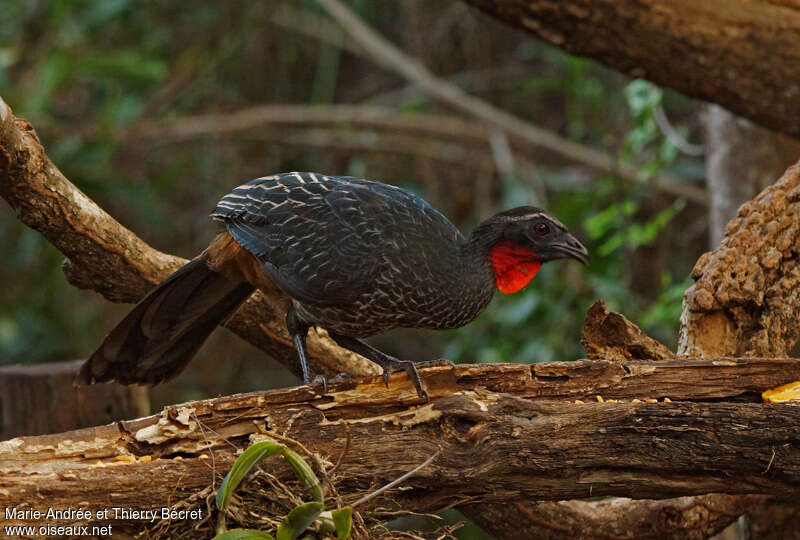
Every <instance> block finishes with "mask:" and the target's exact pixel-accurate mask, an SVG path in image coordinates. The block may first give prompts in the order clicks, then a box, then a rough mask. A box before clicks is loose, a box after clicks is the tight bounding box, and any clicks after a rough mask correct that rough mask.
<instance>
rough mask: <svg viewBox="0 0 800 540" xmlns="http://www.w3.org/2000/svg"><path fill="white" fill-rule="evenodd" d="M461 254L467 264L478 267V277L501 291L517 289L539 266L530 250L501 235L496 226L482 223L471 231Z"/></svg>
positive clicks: (532, 276)
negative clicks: (479, 275)
mask: <svg viewBox="0 0 800 540" xmlns="http://www.w3.org/2000/svg"><path fill="white" fill-rule="evenodd" d="M463 253H464V257H465V258H466V259H468V261H469V265H471V266H473V267H478V268H481V270H482V271H481V272H480V274H481V279H483V280H488V281H490V283H491V286H492V288H497V290H499V291H500V292H501V293H504V294H511V293H515V292H517V291H519V290H521V289H522V288H523V287H525V286H526V285H527V284H528V283H530V281H531V280H532V279H533V278H534V277H535V276H536V274H537V272H539V269H540V268H541V267H542V262H541V261H540V260H539V257H537V256H536V254H535V253H534V252H532V251H531V250H529V249H526V248H524V247H522V246H520V245H518V244H516V243H514V242H511V241H509V240H506V239H503V238H501V233H500V232H499V231H497V229H496V228H494V227H491V226H486V225H485V224H481V225H479V226H478V227H477V228H476V229H475V230H474V231H472V233H471V234H470V235H469V237H468V238H467V240H466V242H465V244H464V247H463Z"/></svg>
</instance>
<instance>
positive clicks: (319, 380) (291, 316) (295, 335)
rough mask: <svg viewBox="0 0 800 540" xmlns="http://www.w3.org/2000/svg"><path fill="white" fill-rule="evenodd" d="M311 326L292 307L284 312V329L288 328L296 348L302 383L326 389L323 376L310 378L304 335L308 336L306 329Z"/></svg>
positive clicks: (324, 390)
mask: <svg viewBox="0 0 800 540" xmlns="http://www.w3.org/2000/svg"><path fill="white" fill-rule="evenodd" d="M310 327H311V325H309V324H308V323H307V322H305V321H304V320H303V319H301V318H300V317H299V316H298V315H297V312H296V311H295V310H294V308H289V311H288V312H287V313H286V329H287V330H289V335H291V336H292V341H293V342H294V347H295V349H297V356H298V357H300V369H302V370H303V384H307V385H309V386H313V385H315V384H321V385H322V391H323V392H326V391H327V390H328V383H327V381H326V380H325V377H323V376H322V375H317V376H316V377H314V378H313V379H312V378H311V371H310V370H309V369H308V350H307V349H306V336H308V329H309V328H310Z"/></svg>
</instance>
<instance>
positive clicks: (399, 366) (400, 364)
mask: <svg viewBox="0 0 800 540" xmlns="http://www.w3.org/2000/svg"><path fill="white" fill-rule="evenodd" d="M378 365H380V366H381V368H382V369H383V373H382V375H383V382H384V384H385V385H386V388H389V376H390V375H391V374H392V373H393V372H395V371H405V372H406V373H408V376H409V378H411V382H412V383H413V384H414V388H415V389H416V391H417V395H418V396H419V397H421V398H422V399H424V400H425V401H430V400H431V398H430V396H428V392H426V391H425V387H423V386H422V379H420V377H419V372H417V367H416V366H415V365H414V362H411V361H410V360H400V359H398V358H394V357H392V356H387V357H386V359H385V360H384V361H383V362H378Z"/></svg>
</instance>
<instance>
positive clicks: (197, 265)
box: [78, 172, 587, 395]
mask: <svg viewBox="0 0 800 540" xmlns="http://www.w3.org/2000/svg"><path fill="white" fill-rule="evenodd" d="M211 217H212V218H213V219H215V220H217V221H219V222H221V223H222V224H223V225H224V226H225V229H226V232H224V233H222V234H221V235H220V236H219V237H218V238H217V239H216V240H215V241H214V242H213V243H212V245H210V246H209V248H208V249H206V250H205V251H204V252H203V254H201V255H200V256H199V257H198V258H197V259H195V260H194V261H192V262H190V263H189V264H188V265H187V266H185V267H184V268H182V269H181V270H178V271H177V272H176V273H175V274H173V275H172V276H170V277H169V278H167V279H166V280H165V281H164V282H163V283H162V284H161V285H160V286H159V287H158V288H156V289H155V290H154V291H152V292H151V293H150V294H148V295H147V297H145V298H144V299H143V300H142V301H141V302H140V304H139V305H138V306H137V307H136V308H134V309H133V311H131V313H130V314H129V315H128V316H127V317H126V318H125V319H124V320H123V321H122V322H121V323H120V324H119V325H117V327H116V328H115V329H113V330H112V331H111V333H109V335H108V336H107V337H106V339H105V341H104V342H103V344H102V345H101V346H100V348H99V349H98V350H97V351H96V352H95V353H94V355H92V357H91V358H90V359H89V360H88V361H87V362H86V363H85V364H84V366H83V367H82V369H81V372H80V374H79V376H78V379H79V381H81V382H86V383H90V382H95V381H105V380H111V379H116V380H119V381H120V382H123V383H126V384H127V383H131V382H142V383H149V384H155V383H157V382H160V381H161V380H163V379H166V378H169V377H172V376H174V375H176V374H177V373H179V372H180V371H181V370H182V369H183V367H185V365H186V364H187V363H188V361H189V360H190V359H191V357H192V356H193V355H194V353H195V352H196V351H197V349H198V348H199V347H200V345H201V344H202V343H203V341H204V340H205V339H206V337H207V336H208V335H209V334H210V333H211V331H212V330H213V328H214V327H215V326H216V325H217V324H219V323H220V322H221V321H222V320H224V318H225V317H227V316H228V315H229V314H230V313H232V312H233V311H234V310H235V309H236V307H237V306H238V305H239V304H240V303H241V302H242V301H244V300H245V299H246V298H247V296H248V295H249V294H250V292H252V290H253V289H254V288H262V289H269V290H274V289H275V288H277V289H280V290H281V291H283V292H284V293H286V294H287V295H288V296H289V297H291V299H292V306H291V308H290V309H289V313H288V314H287V321H286V322H287V328H288V330H289V332H290V334H291V335H292V338H293V341H294V343H295V346H296V347H297V349H298V354H299V356H300V361H301V366H302V368H303V375H304V377H303V379H304V382H306V383H311V382H312V378H311V375H310V372H309V371H308V368H307V362H306V351H305V336H306V333H307V331H308V328H309V327H311V326H319V327H323V328H325V329H327V330H328V332H329V334H330V335H331V337H332V338H333V339H334V340H336V341H337V343H339V345H341V346H343V347H346V348H348V349H350V350H353V351H354V352H356V353H358V354H361V355H363V356H365V357H367V358H368V359H370V360H372V361H374V362H377V363H378V364H380V365H381V366H382V367H383V368H384V374H385V376H386V377H387V378H388V374H389V372H390V371H392V370H396V369H404V370H406V371H408V373H409V375H410V376H411V377H412V378H413V380H414V383H415V385H416V387H417V390H418V392H419V393H420V395H426V394H425V392H424V389H423V388H422V386H421V382H420V380H419V375H418V374H417V372H416V369H415V368H414V365H413V363H411V362H408V361H403V360H398V359H396V358H392V357H390V356H387V355H385V354H384V353H382V352H380V351H378V350H376V349H374V348H372V347H370V346H369V345H367V344H365V343H363V342H361V341H359V340H358V338H361V337H365V336H370V335H373V334H377V333H379V332H383V331H386V330H389V329H392V328H396V327H407V328H432V329H445V328H456V327H459V326H463V325H464V324H467V323H468V322H470V321H471V320H472V319H474V318H475V317H476V316H477V315H478V314H479V313H480V312H481V311H482V310H483V309H484V308H485V307H486V305H488V303H489V302H490V301H491V299H492V296H493V294H494V291H495V290H496V289H497V288H498V287H499V288H500V290H501V291H503V292H513V291H516V290H518V289H519V288H521V287H522V286H524V285H525V284H526V283H527V282H528V281H529V280H530V279H532V277H533V276H534V275H535V274H536V271H538V269H539V267H540V266H541V264H543V263H546V262H547V261H549V260H553V259H558V258H566V257H570V258H575V259H578V260H580V261H582V262H586V261H587V252H586V248H584V247H583V246H582V245H581V244H580V242H578V241H577V240H576V239H575V238H574V237H572V235H570V234H569V232H568V231H567V229H566V227H565V226H564V225H563V224H562V223H561V222H559V221H558V220H557V219H555V218H553V217H552V216H549V215H548V214H546V213H545V212H543V211H542V210H540V209H538V208H534V207H530V206H525V207H519V208H514V209H511V210H507V211H505V212H500V213H498V214H496V215H494V216H492V217H491V218H489V219H487V220H486V221H484V222H483V223H481V224H480V225H479V226H478V227H476V228H475V230H474V231H473V232H472V233H471V234H470V235H469V236H468V237H464V236H463V235H462V234H461V233H460V232H459V231H458V229H456V227H455V226H453V224H452V223H450V221H448V220H447V218H445V217H444V216H443V215H442V214H441V213H439V212H438V211H437V210H435V209H434V208H433V207H431V206H430V205H429V204H428V203H427V202H425V201H424V200H423V199H421V198H420V197H418V196H416V195H414V194H412V193H409V192H407V191H405V190H403V189H400V188H397V187H393V186H388V185H385V184H381V183H379V182H371V181H368V180H363V179H360V178H353V177H342V176H325V175H321V174H315V173H297V172H295V173H285V174H278V175H274V176H268V177H264V178H258V179H256V180H252V181H250V182H248V183H246V184H243V185H241V186H239V187H237V188H235V189H234V190H233V191H232V192H231V193H229V194H228V195H226V196H225V197H223V198H222V200H220V202H219V203H218V205H217V207H216V208H215V209H214V211H213V212H212V214H211ZM387 380H388V379H387Z"/></svg>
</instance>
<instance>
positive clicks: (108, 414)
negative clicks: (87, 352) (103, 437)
mask: <svg viewBox="0 0 800 540" xmlns="http://www.w3.org/2000/svg"><path fill="white" fill-rule="evenodd" d="M81 362H82V361H81V360H76V361H73V362H53V363H48V364H36V365H14V366H6V367H0V439H10V438H11V437H16V436H18V435H39V434H42V433H58V432H60V431H67V430H71V429H77V428H83V427H90V426H97V425H101V424H106V423H108V422H113V421H114V420H119V419H123V418H136V417H139V416H144V415H146V414H149V413H150V400H149V398H148V396H147V389H146V388H143V387H141V386H120V385H118V384H97V385H94V386H85V387H81V388H75V387H74V386H73V384H72V380H73V378H74V377H75V374H76V373H77V372H78V367H79V366H80V364H81Z"/></svg>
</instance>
